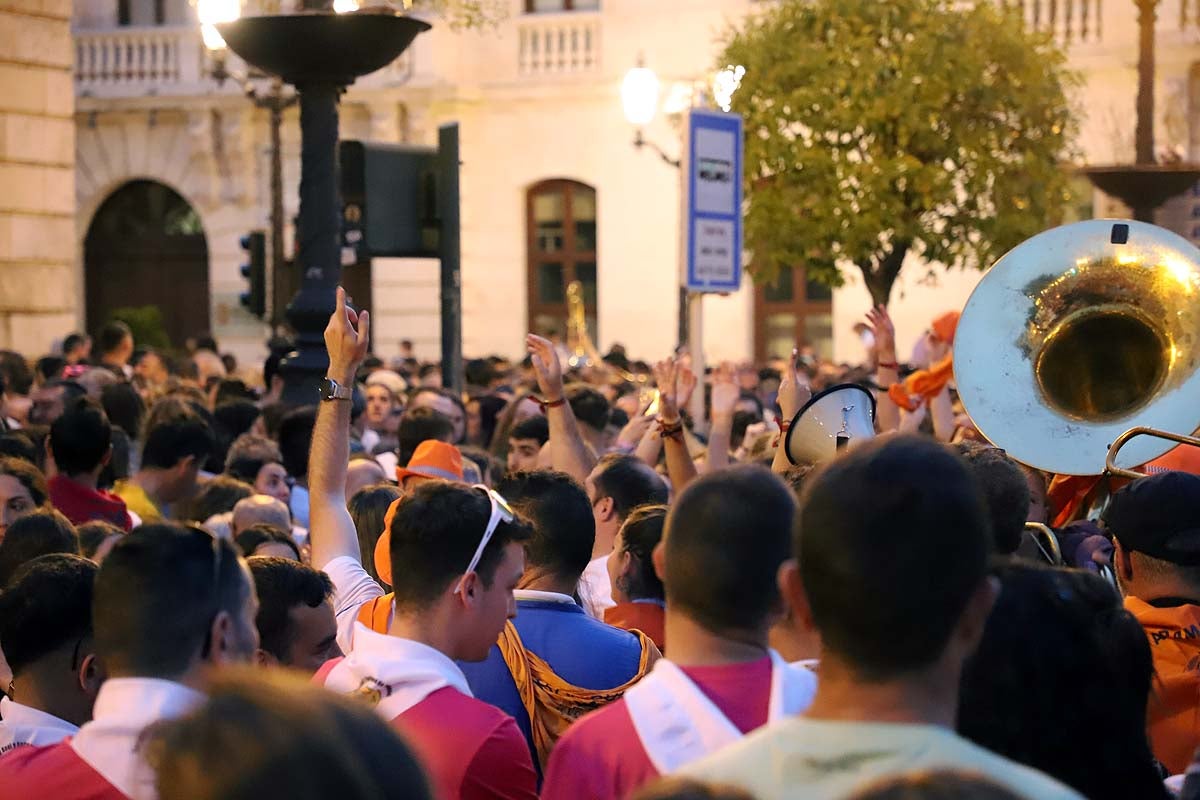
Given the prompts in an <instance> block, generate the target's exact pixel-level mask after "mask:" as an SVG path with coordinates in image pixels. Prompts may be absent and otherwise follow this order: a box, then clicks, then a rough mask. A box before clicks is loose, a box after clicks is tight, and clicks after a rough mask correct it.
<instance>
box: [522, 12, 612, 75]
mask: <svg viewBox="0 0 1200 800" xmlns="http://www.w3.org/2000/svg"><path fill="white" fill-rule="evenodd" d="M516 26H517V75H518V76H520V77H524V78H537V77H551V76H562V75H580V74H588V73H594V72H599V70H600V14H599V13H589V12H569V13H561V14H527V15H523V16H521V17H520V18H518V20H517V22H516Z"/></svg>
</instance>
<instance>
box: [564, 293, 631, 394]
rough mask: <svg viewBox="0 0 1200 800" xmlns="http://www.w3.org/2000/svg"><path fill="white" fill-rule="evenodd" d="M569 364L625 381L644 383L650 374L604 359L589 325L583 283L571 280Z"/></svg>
mask: <svg viewBox="0 0 1200 800" xmlns="http://www.w3.org/2000/svg"><path fill="white" fill-rule="evenodd" d="M567 351H568V352H569V353H570V355H569V356H568V358H567V364H568V365H569V366H570V367H572V368H577V367H595V368H597V369H602V370H605V371H607V372H610V373H612V374H615V375H616V376H617V377H619V378H620V379H621V380H623V381H629V382H630V383H637V384H644V383H646V382H647V381H648V380H649V376H646V375H636V374H634V373H632V372H630V371H629V370H627V369H621V368H620V367H617V366H615V365H613V364H609V363H608V362H607V361H605V360H604V356H602V355H600V351H599V350H597V349H596V344H595V342H593V341H592V337H591V335H590V334H589V333H588V327H587V307H586V306H585V305H584V302H583V284H581V283H580V282H579V281H571V282H570V283H568V284H567Z"/></svg>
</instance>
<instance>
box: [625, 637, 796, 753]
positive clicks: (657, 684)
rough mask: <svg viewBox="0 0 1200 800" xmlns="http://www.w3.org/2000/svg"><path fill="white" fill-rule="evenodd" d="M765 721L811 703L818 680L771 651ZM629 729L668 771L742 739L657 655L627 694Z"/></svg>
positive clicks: (675, 668)
mask: <svg viewBox="0 0 1200 800" xmlns="http://www.w3.org/2000/svg"><path fill="white" fill-rule="evenodd" d="M770 656H771V701H770V705H769V706H768V713H767V721H768V722H774V721H775V720H777V719H780V718H782V717H786V716H790V715H793V714H799V713H800V712H801V711H804V709H806V708H808V706H809V705H810V704H811V703H812V699H813V695H814V694H815V693H816V689H817V678H816V676H815V675H813V673H812V672H810V671H808V670H805V669H798V668H796V667H792V666H789V665H788V664H787V663H786V662H785V661H784V660H783V659H782V658H780V657H779V654H778V653H776V652H775V651H774V650H771V651H770ZM625 704H626V707H627V708H628V710H629V716H630V718H631V719H632V720H633V727H634V729H635V730H636V731H637V734H638V738H639V739H641V742H642V747H643V748H645V750H646V755H647V756H649V758H650V763H651V764H653V765H654V768H655V769H657V770H658V772H659V774H660V775H668V774H670V773H672V772H675V771H676V770H678V769H680V768H681V767H683V766H685V765H687V764H690V763H692V762H693V761H696V760H698V759H701V758H704V757H705V756H707V755H709V754H711V753H715V752H716V751H717V750H720V749H721V748H723V747H726V746H727V745H730V744H732V743H734V742H736V741H737V740H738V739H740V738H742V732H741V731H739V730H738V728H737V726H736V725H734V724H733V723H732V722H730V721H729V718H728V717H726V716H725V714H724V713H722V711H721V709H719V708H717V706H716V704H715V703H713V701H712V700H710V699H709V698H708V696H707V695H706V694H704V692H703V691H702V690H701V689H700V687H699V686H697V685H696V684H695V683H693V682H692V680H691V679H690V678H689V677H688V676H687V675H686V674H684V672H683V670H681V669H680V668H679V667H678V666H676V665H675V664H672V663H671V662H670V661H668V660H667V659H665V658H663V659H659V661H658V662H657V663H656V664H655V665H654V669H653V670H652V671H651V673H650V674H649V675H647V676H646V677H645V678H642V680H641V681H639V682H638V683H637V684H636V685H635V686H633V687H632V688H630V689H629V691H627V692H625Z"/></svg>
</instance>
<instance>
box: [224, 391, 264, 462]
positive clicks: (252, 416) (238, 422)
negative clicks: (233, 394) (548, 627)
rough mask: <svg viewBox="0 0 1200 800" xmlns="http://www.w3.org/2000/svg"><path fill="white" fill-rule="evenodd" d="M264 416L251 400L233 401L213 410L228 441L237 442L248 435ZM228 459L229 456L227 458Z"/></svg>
mask: <svg viewBox="0 0 1200 800" xmlns="http://www.w3.org/2000/svg"><path fill="white" fill-rule="evenodd" d="M260 416H262V410H261V409H259V407H258V405H257V404H256V403H254V402H253V401H251V400H231V401H229V402H227V403H221V404H220V405H218V406H217V407H216V408H215V409H213V417H214V418H215V419H216V421H217V427H219V428H220V429H221V433H222V434H223V435H224V436H225V438H226V440H227V441H230V442H232V441H236V440H237V438H238V437H239V436H242V435H243V434H247V433H249V432H250V429H251V428H253V427H254V423H255V422H257V421H258V418H259V417H260ZM226 458H228V456H226Z"/></svg>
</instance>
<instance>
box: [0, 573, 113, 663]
mask: <svg viewBox="0 0 1200 800" xmlns="http://www.w3.org/2000/svg"><path fill="white" fill-rule="evenodd" d="M98 569H99V568H98V567H97V566H96V565H95V564H93V563H92V562H91V561H88V560H87V559H86V558H81V557H80V556H77V555H70V554H65V553H55V554H53V555H44V556H41V557H39V558H35V559H33V560H32V561H30V562H29V563H27V564H25V565H24V566H23V567H22V568H21V569H20V570H18V571H17V573H16V574H15V575H14V576H13V580H12V581H10V582H9V583H8V585H7V588H5V590H4V591H2V592H0V641H2V642H4V657H5V658H6V659H7V660H8V666H9V667H10V668H11V669H12V672H13V675H15V676H17V677H20V676H21V673H22V672H24V670H25V668H26V667H28V666H29V665H31V664H33V663H34V662H35V661H37V660H38V659H40V658H42V657H44V656H46V655H48V654H50V653H53V652H54V651H56V650H59V649H61V648H64V647H74V646H75V643H76V642H78V641H79V640H80V639H82V638H83V637H85V636H89V635H91V632H92V587H93V585H94V584H95V581H96V572H97V570H98Z"/></svg>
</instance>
